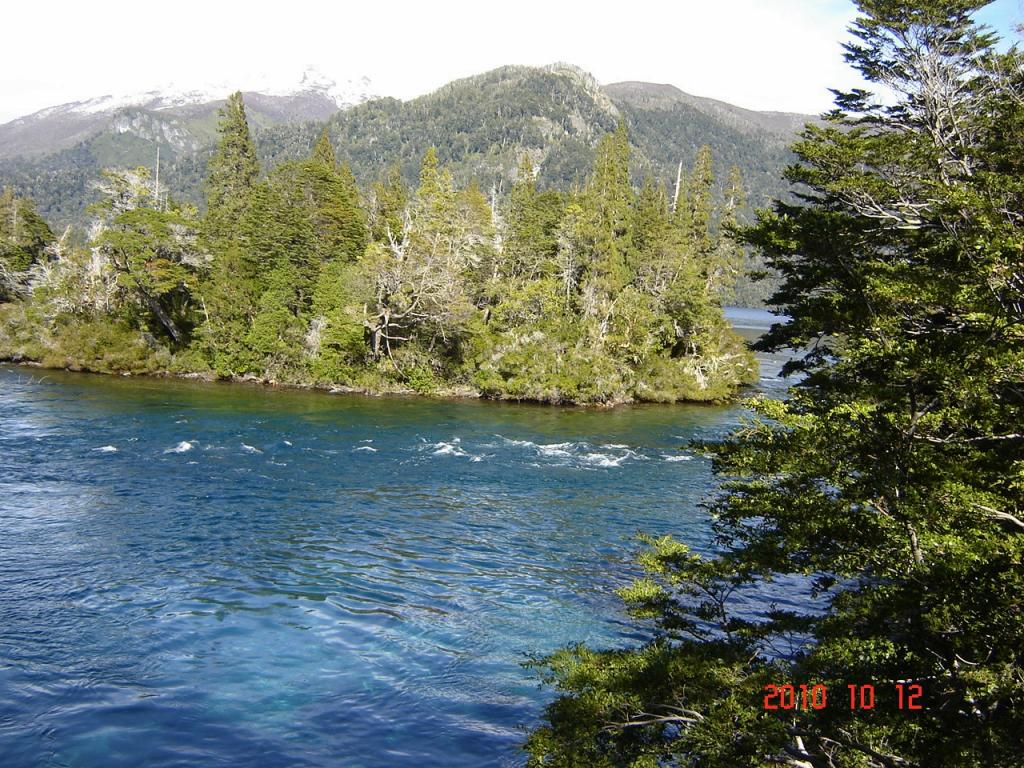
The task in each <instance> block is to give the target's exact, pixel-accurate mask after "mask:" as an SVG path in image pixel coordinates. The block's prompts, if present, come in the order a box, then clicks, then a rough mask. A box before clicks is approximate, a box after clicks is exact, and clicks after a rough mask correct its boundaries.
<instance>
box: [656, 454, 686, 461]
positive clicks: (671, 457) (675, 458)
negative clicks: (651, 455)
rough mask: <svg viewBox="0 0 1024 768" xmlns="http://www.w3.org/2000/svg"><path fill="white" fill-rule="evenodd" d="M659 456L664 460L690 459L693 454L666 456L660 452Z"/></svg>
mask: <svg viewBox="0 0 1024 768" xmlns="http://www.w3.org/2000/svg"><path fill="white" fill-rule="evenodd" d="M661 458H663V459H664V460H665V461H690V460H691V459H692V458H693V456H666V455H665V454H662V455H661Z"/></svg>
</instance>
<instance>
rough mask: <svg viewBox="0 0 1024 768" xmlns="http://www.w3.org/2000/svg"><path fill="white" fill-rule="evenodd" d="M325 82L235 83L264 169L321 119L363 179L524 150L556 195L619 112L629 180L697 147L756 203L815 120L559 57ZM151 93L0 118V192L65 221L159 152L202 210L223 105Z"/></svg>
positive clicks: (584, 170)
mask: <svg viewBox="0 0 1024 768" xmlns="http://www.w3.org/2000/svg"><path fill="white" fill-rule="evenodd" d="M328 81H329V78H322V79H317V78H316V76H314V77H312V78H311V79H310V80H309V81H308V82H305V86H304V87H303V88H302V89H300V90H297V91H295V90H293V91H292V92H291V93H281V92H277V93H276V94H275V93H259V92H257V91H246V90H243V97H244V99H245V103H246V108H247V112H248V116H249V122H250V125H251V126H252V128H253V131H254V135H255V137H256V140H257V144H258V147H259V150H260V159H261V162H262V163H263V166H264V168H268V167H271V166H273V165H275V164H277V163H279V162H282V161H285V160H291V159H297V158H300V157H304V156H305V155H306V154H308V152H309V150H310V147H311V146H312V144H313V142H314V141H315V140H316V138H317V136H318V135H319V134H320V132H321V131H322V130H323V128H324V127H325V126H326V127H328V129H329V130H330V132H331V135H332V137H333V139H334V143H335V147H336V149H337V151H338V154H339V157H340V158H342V159H343V160H345V161H347V162H349V163H350V164H351V165H352V168H353V171H354V172H355V174H356V176H357V178H358V179H359V180H360V181H361V182H362V183H363V184H367V183H370V182H372V181H374V180H375V179H376V178H377V177H378V176H379V174H380V173H381V172H382V170H383V169H384V168H385V167H386V166H388V165H390V164H392V163H395V162H398V163H399V164H400V165H401V167H402V170H403V175H404V176H405V177H406V178H407V180H409V181H410V182H411V181H413V180H414V179H415V174H416V172H417V170H416V169H417V168H418V164H419V159H420V157H422V154H423V153H424V152H425V151H426V149H427V148H429V147H430V146H436V147H437V149H438V154H439V157H440V158H441V159H442V161H443V162H445V163H446V164H448V165H449V166H450V167H451V168H452V172H453V174H454V175H456V177H457V178H460V179H461V180H468V179H469V178H476V179H477V180H478V182H479V183H480V184H481V186H484V187H487V188H490V187H492V186H493V187H494V188H495V189H496V190H497V191H499V192H500V191H501V190H502V189H507V188H508V186H509V185H510V183H511V181H512V179H513V178H514V173H515V168H516V167H517V166H518V164H519V161H520V160H521V158H522V156H523V154H529V155H530V157H531V160H532V161H534V165H535V166H536V167H537V168H538V169H539V172H540V181H541V183H542V184H545V185H547V186H552V187H556V188H562V189H565V188H568V187H570V186H572V185H573V184H574V183H577V182H578V181H579V180H580V179H582V178H584V177H585V176H586V175H587V174H588V173H589V170H590V163H591V160H592V150H593V146H594V145H595V143H596V141H597V139H598V138H599V137H600V135H602V134H603V133H606V132H607V131H610V130H612V129H614V127H615V125H616V123H617V122H618V120H619V119H625V120H626V122H627V124H628V126H629V128H630V134H631V141H632V143H633V145H634V160H635V168H636V173H637V177H638V178H639V176H641V175H643V174H651V175H653V176H655V177H656V178H657V179H658V180H660V181H661V182H663V183H665V184H667V185H671V183H672V182H673V181H674V178H675V170H676V167H677V165H678V163H679V162H683V163H684V164H689V163H691V162H692V161H693V158H694V157H695V155H696V152H697V150H698V149H699V148H700V146H702V145H704V144H708V145H710V146H711V147H712V149H713V151H714V154H715V157H716V172H717V173H718V175H719V176H720V177H724V175H725V173H726V172H727V170H728V167H729V166H730V165H738V166H739V167H740V168H741V169H742V170H743V171H744V174H745V176H746V178H747V181H748V185H749V186H750V189H751V198H752V202H754V203H755V204H763V203H765V202H767V200H768V199H770V198H771V197H773V196H776V195H778V194H783V193H784V192H785V187H784V184H783V183H782V182H781V181H780V179H779V176H780V172H781V169H782V167H783V166H784V165H785V164H786V163H787V162H789V160H790V159H791V158H790V155H789V154H788V150H787V149H786V146H787V144H788V143H789V141H790V140H791V139H792V138H793V135H794V134H795V132H796V129H797V128H798V127H799V125H800V124H802V122H803V121H804V120H806V119H813V118H811V116H801V115H789V114H786V113H764V112H756V111H753V110H745V109H743V108H741V107H736V106H734V105H730V104H727V103H726V102H719V101H715V100H713V99H706V98H703V97H697V96H692V95H690V94H687V93H686V92H684V91H682V90H680V89H678V88H676V87H675V86H670V85H665V84H657V83H643V82H639V81H625V82H621V83H612V84H609V85H601V84H600V83H599V82H598V81H597V80H596V78H594V77H593V75H592V74H590V73H589V72H587V71H586V70H583V69H581V68H580V67H578V66H575V65H573V64H568V63H564V62H558V63H554V64H550V65H547V66H545V67H527V66H519V65H508V66H505V67H499V68H497V69H493V70H490V71H488V72H484V73H480V74H477V75H473V76H470V77H468V78H462V79H459V80H455V81H452V82H449V83H446V84H445V85H442V86H441V87H439V88H437V89H436V90H434V91H432V92H430V93H428V94H424V95H422V96H419V97H416V98H414V99H408V100H405V101H402V100H398V99H394V98H388V97H383V98H369V96H370V94H369V83H368V81H365V80H364V81H360V83H359V84H360V85H365V86H367V87H366V88H364V89H363V90H362V91H359V93H357V94H356V97H355V98H354V99H353V101H358V102H359V103H353V104H350V105H348V104H346V105H345V106H344V108H339V106H338V99H337V98H335V97H333V96H330V95H327V93H328V92H329V91H330V86H329V84H328ZM302 82H304V81H300V85H302ZM350 82H351V81H350ZM266 90H272V89H270V88H268V89H266ZM357 90H358V89H357ZM154 94H158V92H157V91H152V90H151V91H145V92H143V94H142V96H144V97H146V98H149V101H147V102H146V103H145V104H142V105H125V104H122V103H120V102H118V104H117V106H116V107H115V108H113V109H103V108H101V107H102V105H103V103H105V102H102V99H103V98H107V97H101V98H100V99H92V100H83V101H80V102H72V103H70V105H59V106H58V107H54V108H47V109H46V110H40V111H38V112H36V113H33V114H34V115H37V116H38V115H40V114H42V115H43V118H42V119H37V120H30V119H29V118H31V117H33V116H31V115H30V116H26V117H24V118H17V119H16V120H14V121H11V122H9V123H6V124H4V125H0V186H5V185H10V186H12V187H14V189H15V191H16V192H18V193H19V194H22V195H27V196H31V197H33V198H34V199H35V200H36V203H37V205H38V207H39V210H40V212H41V213H42V215H44V216H45V217H46V218H47V219H48V220H50V221H51V222H52V223H53V224H54V225H56V226H63V225H65V224H67V223H72V222H75V221H80V220H81V218H82V215H83V212H84V209H85V207H86V205H87V203H88V202H89V199H90V194H91V193H90V190H89V187H90V184H91V182H92V180H93V179H95V177H96V176H98V174H99V171H100V170H101V169H102V168H103V167H109V166H121V167H125V166H137V165H152V164H153V162H154V160H155V156H156V149H157V147H158V146H159V147H160V149H161V173H162V177H163V178H164V179H165V180H166V183H167V184H168V186H169V188H170V189H172V190H173V192H172V194H176V195H177V196H179V197H180V198H182V199H184V200H189V201H192V202H195V203H197V204H201V202H202V199H201V197H202V196H201V189H202V176H203V174H204V173H205V162H206V158H207V157H208V156H209V153H210V151H211V149H212V146H213V143H214V140H215V137H216V121H217V109H218V108H219V106H220V105H221V104H222V101H221V100H215V101H209V102H203V101H201V96H202V94H200V93H199V92H198V91H193V92H192V94H193V101H194V103H191V102H189V100H188V99H178V100H177V101H175V100H174V98H173V97H172V96H173V95H170V94H158V95H157V96H155V97H154ZM364 97H365V98H364ZM172 102H173V103H172ZM75 105H78V107H77V108H76V107H75ZM82 105H85V106H82ZM89 110H92V111H89Z"/></svg>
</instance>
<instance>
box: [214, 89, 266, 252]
mask: <svg viewBox="0 0 1024 768" xmlns="http://www.w3.org/2000/svg"><path fill="white" fill-rule="evenodd" d="M219 114H220V122H219V123H218V125H217V134H218V141H217V148H216V150H215V151H214V153H213V157H211V158H210V162H209V164H208V165H207V168H206V219H205V230H206V234H207V237H208V238H209V239H211V240H213V241H216V240H222V239H229V238H231V237H232V236H234V235H235V234H236V232H237V227H238V223H239V221H240V219H241V215H242V213H243V211H244V210H245V206H246V203H247V201H248V196H249V191H250V190H251V189H252V187H253V185H254V184H255V183H256V179H257V178H258V177H259V174H260V167H259V161H258V160H257V159H256V145H255V144H254V143H253V140H252V135H251V134H250V132H249V123H248V121H247V119H246V114H245V104H244V103H243V101H242V94H241V92H240V91H239V92H236V93H233V94H231V95H230V96H229V97H228V100H227V103H226V104H225V105H224V106H223V107H222V108H221V110H220V113H219Z"/></svg>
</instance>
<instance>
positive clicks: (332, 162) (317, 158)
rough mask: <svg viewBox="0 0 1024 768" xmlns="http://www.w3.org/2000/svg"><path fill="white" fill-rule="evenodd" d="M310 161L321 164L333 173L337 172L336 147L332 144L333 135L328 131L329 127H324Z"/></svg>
mask: <svg viewBox="0 0 1024 768" xmlns="http://www.w3.org/2000/svg"><path fill="white" fill-rule="evenodd" d="M310 160H312V161H314V162H316V163H319V164H320V165H322V166H324V167H325V168H329V169H330V170H332V171H335V170H337V168H338V158H337V156H336V155H335V154H334V146H333V145H332V144H331V134H330V131H329V130H328V129H327V126H324V129H323V131H321V132H320V138H319V139H317V142H316V144H315V145H314V146H313V153H312V155H310Z"/></svg>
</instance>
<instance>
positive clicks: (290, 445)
mask: <svg viewBox="0 0 1024 768" xmlns="http://www.w3.org/2000/svg"><path fill="white" fill-rule="evenodd" d="M282 442H283V443H284V444H285V445H287V446H288V447H289V448H291V447H292V441H291V440H283V441H282Z"/></svg>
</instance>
